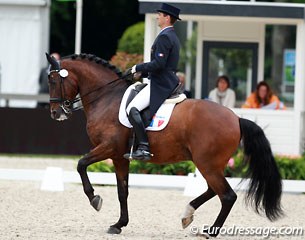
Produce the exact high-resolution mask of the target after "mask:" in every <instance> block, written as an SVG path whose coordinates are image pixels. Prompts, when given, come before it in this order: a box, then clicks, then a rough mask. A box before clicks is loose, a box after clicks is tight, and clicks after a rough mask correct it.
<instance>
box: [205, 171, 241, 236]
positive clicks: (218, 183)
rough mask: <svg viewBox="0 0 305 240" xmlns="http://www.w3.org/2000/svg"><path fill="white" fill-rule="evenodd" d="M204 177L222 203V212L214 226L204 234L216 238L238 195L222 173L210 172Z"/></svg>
mask: <svg viewBox="0 0 305 240" xmlns="http://www.w3.org/2000/svg"><path fill="white" fill-rule="evenodd" d="M204 177H205V179H206V181H207V183H208V184H209V186H210V187H211V188H212V189H213V191H214V192H215V193H216V194H217V195H218V197H219V198H220V201H221V210H220V212H219V214H218V216H217V218H216V220H215V222H214V224H213V225H212V226H211V227H210V228H209V229H204V230H203V232H204V233H206V234H208V235H209V236H212V237H216V236H217V235H218V234H219V231H220V228H221V227H222V226H223V224H224V222H225V220H226V218H227V217H228V215H229V213H230V211H231V208H232V207H233V205H234V203H235V201H236V199H237V195H236V194H235V192H234V191H233V190H232V188H231V187H230V185H229V183H228V182H227V180H226V179H225V177H224V176H223V173H222V172H219V173H215V172H213V173H212V172H209V173H208V174H205V175H204Z"/></svg>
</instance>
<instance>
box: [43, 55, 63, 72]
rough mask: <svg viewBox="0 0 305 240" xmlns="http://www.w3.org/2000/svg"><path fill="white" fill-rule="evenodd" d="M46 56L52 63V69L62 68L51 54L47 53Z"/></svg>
mask: <svg viewBox="0 0 305 240" xmlns="http://www.w3.org/2000/svg"><path fill="white" fill-rule="evenodd" d="M46 57H47V60H48V62H49V63H50V64H51V69H54V70H58V71H59V70H60V66H59V63H58V62H57V61H56V59H55V58H54V57H52V56H50V54H48V53H46Z"/></svg>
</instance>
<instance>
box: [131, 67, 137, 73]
mask: <svg viewBox="0 0 305 240" xmlns="http://www.w3.org/2000/svg"><path fill="white" fill-rule="evenodd" d="M136 67H137V65H133V67H132V68H131V73H136V72H137V70H136Z"/></svg>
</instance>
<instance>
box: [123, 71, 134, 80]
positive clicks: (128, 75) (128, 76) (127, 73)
mask: <svg viewBox="0 0 305 240" xmlns="http://www.w3.org/2000/svg"><path fill="white" fill-rule="evenodd" d="M133 75H134V74H133V73H132V72H131V68H128V69H127V70H126V71H125V72H124V74H123V78H125V79H126V81H129V82H134V76H133Z"/></svg>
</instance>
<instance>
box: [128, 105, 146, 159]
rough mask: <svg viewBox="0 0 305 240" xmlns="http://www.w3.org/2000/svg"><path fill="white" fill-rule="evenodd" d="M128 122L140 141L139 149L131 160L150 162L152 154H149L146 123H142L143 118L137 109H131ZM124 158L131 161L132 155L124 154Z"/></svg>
mask: <svg viewBox="0 0 305 240" xmlns="http://www.w3.org/2000/svg"><path fill="white" fill-rule="evenodd" d="M128 120H129V122H130V123H131V124H132V126H133V129H134V131H135V134H136V138H137V139H138V141H139V146H138V149H137V150H136V151H134V152H133V153H132V156H131V158H132V159H135V160H143V161H148V160H150V158H151V154H150V152H149V144H148V137H147V134H146V130H145V126H144V123H143V121H142V117H141V115H140V112H139V110H138V109H137V108H135V107H133V108H131V109H130V112H129V116H128ZM124 158H126V159H130V153H126V154H124Z"/></svg>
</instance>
